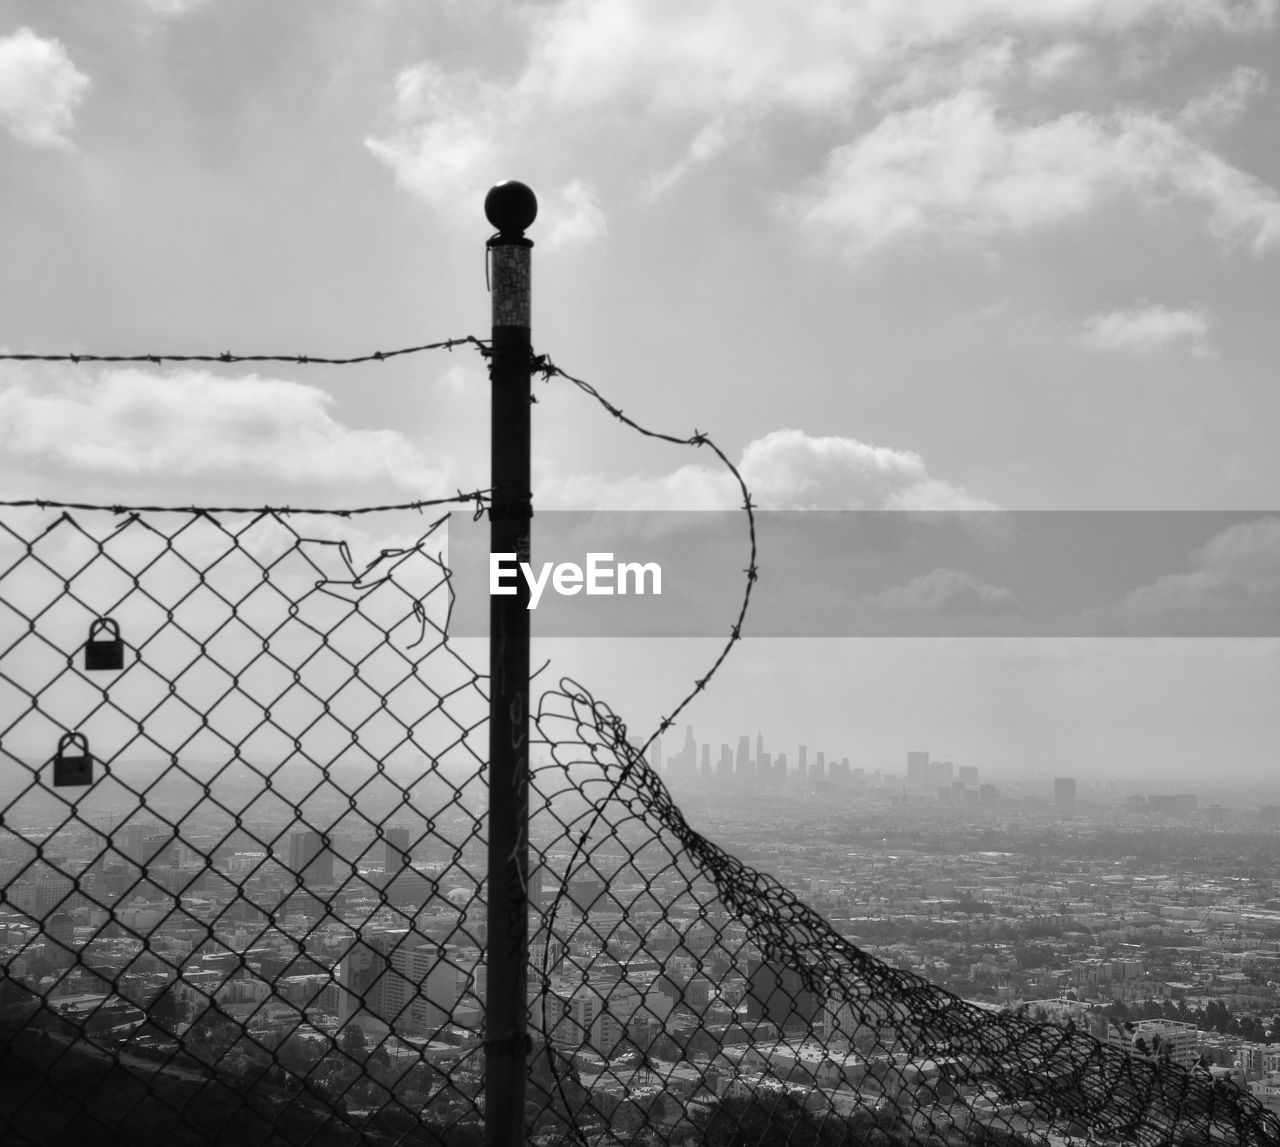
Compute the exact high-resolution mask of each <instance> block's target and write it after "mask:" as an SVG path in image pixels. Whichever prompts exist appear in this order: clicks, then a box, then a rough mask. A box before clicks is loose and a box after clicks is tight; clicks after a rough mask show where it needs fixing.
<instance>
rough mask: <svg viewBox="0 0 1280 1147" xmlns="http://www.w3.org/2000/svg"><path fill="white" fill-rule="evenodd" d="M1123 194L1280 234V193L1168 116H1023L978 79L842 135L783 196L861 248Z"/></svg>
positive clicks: (1052, 220) (820, 226)
mask: <svg viewBox="0 0 1280 1147" xmlns="http://www.w3.org/2000/svg"><path fill="white" fill-rule="evenodd" d="M1119 196H1128V197H1130V198H1133V199H1137V200H1138V201H1139V202H1141V203H1143V204H1144V205H1148V206H1153V207H1154V206H1158V205H1161V204H1165V203H1170V202H1172V203H1179V204H1183V205H1189V206H1191V207H1193V208H1195V209H1196V210H1198V211H1199V213H1200V214H1201V215H1202V216H1203V218H1204V221H1205V225H1206V227H1207V228H1208V230H1209V231H1210V233H1211V234H1213V235H1214V236H1215V237H1216V238H1218V239H1219V240H1220V241H1221V242H1223V243H1224V244H1226V245H1231V244H1236V243H1242V242H1243V243H1248V244H1249V245H1250V246H1251V247H1252V248H1253V249H1254V250H1255V251H1262V250H1265V249H1267V248H1269V247H1271V246H1273V245H1275V244H1277V243H1280V195H1277V194H1276V192H1275V191H1274V190H1272V189H1271V188H1270V187H1267V186H1266V185H1264V184H1263V183H1261V182H1260V181H1259V180H1257V179H1255V178H1253V177H1252V176H1250V175H1248V174H1246V173H1245V172H1243V171H1241V170H1239V169H1238V168H1235V167H1233V166H1231V165H1230V164H1228V163H1227V162H1226V161H1225V160H1223V159H1221V158H1220V157H1218V156H1217V155H1215V154H1213V153H1212V152H1210V151H1207V150H1206V149H1204V148H1203V147H1201V146H1200V145H1199V144H1197V143H1196V142H1194V141H1193V140H1192V139H1190V138H1189V137H1188V136H1187V135H1186V134H1185V133H1184V132H1183V131H1181V129H1179V128H1178V127H1177V126H1175V125H1174V124H1172V123H1170V122H1168V121H1166V120H1164V119H1161V118H1160V117H1159V116H1156V115H1153V114H1150V113H1147V112H1140V111H1132V110H1130V111H1123V112H1119V113H1116V114H1113V115H1107V116H1096V115H1090V114H1087V113H1083V112H1074V113H1070V114H1067V115H1062V116H1059V117H1057V118H1055V119H1049V120H1044V121H1041V122H1038V123H1023V122H1019V121H1016V120H1013V119H1007V118H1003V117H1001V116H1000V115H999V114H998V113H997V111H996V108H995V106H994V104H993V101H992V99H991V97H990V96H989V95H987V94H986V93H984V92H981V91H977V90H967V91H963V92H960V93H958V94H957V95H954V96H951V97H949V98H947V99H943V100H938V101H936V102H934V103H931V104H929V105H927V106H924V107H920V108H914V109H911V110H909V111H903V112H897V113H895V114H893V115H890V116H887V117H886V118H885V119H883V120H882V121H881V122H880V123H879V124H878V125H877V126H876V127H875V128H873V129H872V130H871V131H869V132H867V133H866V134H865V135H863V136H862V137H861V138H859V139H858V140H856V141H855V142H853V143H850V144H847V145H845V146H842V147H839V148H836V149H835V150H834V151H833V152H832V153H831V155H830V157H829V160H828V164H827V169H826V171H825V172H824V173H823V174H822V176H821V177H820V178H819V179H817V180H816V181H815V182H814V183H813V184H812V185H811V186H810V187H809V188H808V189H807V190H806V191H805V192H803V193H801V194H799V195H797V196H793V197H791V198H790V199H789V200H788V202H787V203H786V210H787V211H788V212H789V213H790V214H791V215H792V216H793V217H794V218H795V219H797V220H798V221H799V223H800V224H801V225H803V226H804V227H806V228H807V229H810V230H813V231H815V232H817V233H820V234H823V235H835V236H838V237H840V238H841V239H843V241H844V244H845V245H846V247H847V248H848V250H849V252H850V253H851V254H853V255H863V254H865V253H867V252H869V251H873V250H875V249H876V248H879V247H882V246H884V245H886V244H890V243H894V242H903V241H913V240H918V239H921V238H927V237H928V238H937V237H940V236H943V235H948V236H950V235H956V234H966V235H975V234H976V235H986V234H994V233H1001V232H1014V233H1018V232H1026V231H1031V230H1034V229H1036V228H1042V227H1047V226H1052V225H1055V224H1059V223H1062V222H1065V221H1067V220H1070V219H1073V218H1076V217H1079V216H1081V215H1083V214H1085V213H1086V212H1089V211H1091V210H1093V209H1095V208H1097V207H1098V206H1100V205H1102V204H1103V203H1105V202H1107V201H1109V200H1111V199H1114V198H1116V197H1119Z"/></svg>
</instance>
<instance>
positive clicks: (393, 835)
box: [382, 828, 409, 875]
mask: <svg viewBox="0 0 1280 1147" xmlns="http://www.w3.org/2000/svg"><path fill="white" fill-rule="evenodd" d="M385 831H386V836H385V838H384V839H383V841H382V870H383V871H384V872H386V873H387V874H388V875H391V874H393V873H396V872H399V871H400V870H401V869H402V868H408V867H409V830H408V829H407V828H389V829H386V830H385Z"/></svg>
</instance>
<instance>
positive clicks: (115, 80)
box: [0, 0, 1280, 775]
mask: <svg viewBox="0 0 1280 1147" xmlns="http://www.w3.org/2000/svg"><path fill="white" fill-rule="evenodd" d="M1277 8H1278V6H1277V3H1276V2H1275V0H962V2H959V0H950V2H949V0H906V2H903V0H893V2H890V0H844V2H835V0H807V2H805V3H802V4H797V3H786V2H782V0H733V2H729V0H722V2H702V0H680V2H678V3H677V2H674V0H673V2H667V0H590V2H588V0H579V2H572V0H559V2H558V0H539V2H536V3H535V2H530V3H523V4H516V3H501V4H500V3H494V2H485V0H451V2H440V3H435V4H430V5H427V4H421V3H413V2H410V0H292V2H286V0H278V2H275V3H270V4H264V3H262V2H261V0H99V2H95V3H92V4H54V3H49V2H48V0H26V2H24V0H0V251H3V253H4V257H3V262H2V269H0V347H2V348H3V349H5V350H8V351H10V352H27V351H50V352H55V351H71V350H80V351H86V352H98V353H131V352H157V353H159V352H162V351H178V352H217V351H221V350H233V351H237V352H242V353H244V352H261V351H265V352H280V353H308V354H316V355H326V354H328V355H343V354H356V353H362V352H366V351H370V350H374V349H391V348H394V347H399V346H406V345H412V344H415V343H419V342H425V341H433V340H436V339H440V338H445V337H449V336H457V335H465V334H471V333H475V334H481V335H483V334H485V333H486V328H487V324H488V321H489V315H488V298H487V296H486V294H485V286H484V263H483V244H484V240H485V238H486V237H487V234H488V230H489V229H488V226H487V224H486V223H485V221H484V218H483V214H482V210H481V204H482V201H483V196H484V192H485V190H486V188H487V187H488V186H489V185H490V184H492V183H493V182H495V181H496V180H498V179H502V178H520V179H523V180H524V181H526V182H527V183H529V184H530V185H531V186H532V187H533V188H534V189H535V190H536V191H537V193H538V195H539V199H540V202H541V213H540V216H539V219H538V221H537V223H536V224H535V225H534V227H533V228H532V230H531V232H530V234H531V237H532V238H534V239H535V240H536V242H537V246H536V248H535V251H534V259H535V279H534V283H535V297H534V326H535V330H534V341H535V344H536V347H537V349H539V350H542V351H546V352H549V353H550V354H551V355H552V357H553V358H554V359H555V360H556V361H557V362H558V363H559V364H560V365H562V366H563V367H564V368H565V369H567V370H569V371H571V372H573V373H575V374H579V375H582V376H583V377H586V378H587V379H589V380H591V381H592V382H593V383H595V384H596V385H598V386H599V387H600V388H601V389H602V390H604V391H605V392H606V393H607V394H608V395H609V396H610V397H611V398H612V399H613V400H614V401H615V402H617V403H618V404H619V405H620V406H622V407H623V408H624V409H625V410H626V411H627V413H628V414H630V415H632V416H633V417H635V418H638V419H640V420H641V421H644V422H646V423H650V424H653V425H654V426H656V427H658V428H660V429H665V430H670V431H676V432H680V433H690V432H692V431H693V430H694V429H695V428H697V429H699V430H704V431H707V432H709V433H711V434H712V435H713V436H714V437H715V438H716V439H717V441H719V442H720V443H721V444H722V445H723V446H724V447H725V449H726V451H727V452H728V453H729V454H730V455H731V456H732V457H734V458H735V459H740V460H741V462H742V468H743V471H744V473H745V474H746V476H747V479H748V481H749V483H750V484H751V485H752V486H753V488H754V489H755V490H756V491H757V494H758V497H759V500H760V502H761V504H763V505H766V506H768V507H771V508H779V509H788V508H803V509H814V508H826V509H861V508H867V509H882V508H883V509H964V508H980V507H1003V508H1009V509H1020V510H1056V509H1099V510H1108V509H1232V510H1257V511H1259V512H1260V516H1261V512H1264V511H1267V510H1270V509H1273V508H1275V505H1276V499H1275V490H1276V489H1277V487H1278V485H1280V451H1277V450H1276V448H1275V443H1276V440H1277V427H1278V424H1280V392H1278V391H1277V387H1276V381H1275V369H1274V363H1275V361H1276V359H1277V351H1280V327H1278V326H1277V324H1276V322H1275V321H1274V308H1275V300H1276V299H1277V298H1280V273H1278V270H1277V267H1278V266H1280V190H1277V189H1278V188H1280V146H1278V145H1280V138H1278V129H1277V124H1280V114H1278V113H1280V61H1278V59H1277V48H1278V45H1280V12H1278V10H1277ZM538 396H539V399H540V405H539V406H538V407H537V408H536V410H535V436H536V438H535V458H536V461H535V466H536V472H537V491H536V492H537V498H538V502H539V504H540V505H543V506H544V507H552V506H559V507H582V508H594V507H598V506H616V507H623V506H625V507H645V508H664V509H677V508H684V507H690V508H693V507H698V508H707V507H712V506H720V505H723V504H724V499H725V498H726V496H727V495H726V489H727V487H726V486H725V485H724V483H723V481H722V480H721V478H720V477H719V476H718V475H717V474H716V473H715V472H714V470H713V469H712V468H711V467H710V461H712V460H709V459H708V458H707V457H706V455H705V453H704V454H699V455H693V454H692V452H690V451H686V452H684V453H681V451H679V450H678V449H677V448H675V447H665V446H658V445H654V444H652V443H646V442H642V441H639V440H637V439H636V438H634V437H633V436H630V435H628V434H627V433H626V432H625V431H624V430H623V429H622V428H621V427H616V426H614V425H613V424H611V423H609V422H608V421H607V419H604V418H602V415H601V413H600V412H599V411H598V410H596V409H594V408H593V407H591V406H590V405H589V404H588V403H586V402H585V401H584V400H583V399H582V397H581V396H579V395H577V394H575V393H573V392H572V391H571V390H570V388H568V387H567V386H566V385H564V384H563V383H553V384H549V385H543V384H541V383H539V384H538ZM486 403H487V398H486V391H485V377H484V371H483V364H482V362H481V360H480V359H479V358H478V356H476V355H475V354H474V353H473V352H471V351H469V350H458V351H455V352H454V353H453V354H452V355H447V354H443V353H435V354H432V355H425V356H414V357H411V358H408V359H404V360H398V361H396V362H393V363H387V364H382V365H379V366H377V367H376V369H371V368H366V367H359V368H341V369H317V368H305V367H282V368H279V369H269V370H259V371H256V372H251V371H248V370H243V369H236V370H233V369H230V368H217V369H214V370H211V371H205V370H182V369H173V368H168V367H165V368H159V367H157V368H147V369H116V370H111V369H106V370H100V369H96V368H83V367H82V368H65V369H64V368H61V367H58V368H48V369H44V368H39V367H15V366H13V365H9V364H4V365H0V494H2V495H3V496H7V497H22V496H29V495H43V496H48V497H72V496H75V497H86V496H92V497H93V498H94V499H96V500H113V499H121V500H125V499H142V498H146V499H161V498H162V499H164V500H167V501H177V502H190V501H192V500H205V501H215V500H227V499H231V500H237V501H247V502H251V503H253V504H261V503H263V502H275V503H283V504H294V505H299V504H313V505H315V504H335V505H358V504H362V503H368V502H372V501H381V500H384V499H393V500H408V499H411V498H414V497H419V496H429V495H432V494H437V493H440V492H444V491H452V490H454V489H456V488H458V487H459V486H462V487H466V488H470V487H474V486H481V485H485V484H486V481H487V457H486V450H487V429H486V426H485V419H486V409H487V406H486ZM1245 541H1246V542H1247V543H1248V546H1247V552H1243V553H1242V552H1241V551H1240V550H1239V549H1238V548H1237V549H1233V550H1232V552H1231V553H1230V554H1229V555H1228V559H1229V560H1228V561H1227V565H1226V566H1224V567H1221V568H1219V567H1212V566H1211V565H1210V566H1209V567H1206V565H1205V562H1206V561H1211V559H1214V557H1215V554H1216V555H1217V556H1218V557H1221V556H1222V550H1223V547H1222V546H1219V547H1218V549H1217V550H1215V549H1214V548H1213V547H1212V546H1209V547H1207V548H1206V549H1205V550H1203V551H1197V553H1189V554H1188V555H1187V562H1186V567H1185V569H1180V568H1173V569H1170V570H1169V571H1168V572H1169V574H1170V575H1171V576H1179V575H1183V574H1186V575H1188V576H1191V575H1197V574H1202V575H1203V579H1207V580H1208V581H1209V582H1210V583H1212V586H1213V587H1214V589H1215V592H1217V593H1218V596H1217V597H1216V598H1215V602H1216V603H1217V604H1216V605H1215V608H1230V602H1231V601H1232V600H1233V597H1232V595H1233V594H1238V595H1243V598H1245V599H1247V601H1248V604H1249V607H1250V608H1252V609H1257V608H1258V606H1259V602H1260V601H1261V602H1263V603H1264V605H1265V604H1266V603H1268V602H1269V603H1270V604H1271V608H1280V572H1278V571H1280V531H1277V530H1276V529H1275V528H1268V527H1267V525H1266V523H1263V524H1262V525H1261V526H1260V527H1259V528H1258V529H1257V530H1255V531H1253V532H1252V534H1250V535H1249V536H1248V537H1247V538H1246V539H1245ZM535 545H536V542H535ZM1206 554H1207V555H1208V557H1207V558H1206ZM761 566H762V576H764V577H768V571H769V555H768V554H767V553H764V554H762V555H761ZM738 568H739V567H737V566H731V567H730V568H728V569H727V570H726V577H727V578H728V577H733V576H736V575H737V571H738ZM1224 579H1225V580H1224ZM1233 579H1234V580H1233ZM1224 585H1225V589H1224ZM1132 589H1133V590H1134V591H1140V590H1141V589H1142V587H1141V586H1137V585H1135V586H1133V587H1132ZM1223 602H1225V603H1226V604H1223ZM935 605H936V603H935ZM730 620H731V619H730V618H726V619H725V625H726V628H727V626H728V623H729V621H730ZM748 632H749V627H748ZM560 652H561V653H562V654H564V655H565V666H564V667H565V668H566V669H572V670H573V671H574V672H576V673H578V674H579V675H580V676H582V677H583V678H584V680H586V681H587V683H588V684H591V683H593V682H599V683H600V686H601V688H602V690H603V691H604V692H606V693H607V694H609V695H611V696H613V697H614V698H615V703H616V704H617V705H618V707H619V708H622V709H623V710H624V711H626V712H627V715H628V717H629V718H630V720H631V723H632V724H633V725H634V726H636V727H646V726H647V725H648V724H649V723H650V722H651V721H652V719H653V718H654V716H656V714H657V713H658V712H660V711H662V710H664V709H665V708H666V707H667V706H668V704H669V703H670V700H673V699H674V697H675V696H676V695H677V694H678V692H679V690H678V688H677V684H678V683H679V682H680V680H681V679H682V675H683V676H684V677H689V678H692V677H694V676H697V675H699V674H700V670H701V666H702V662H703V661H705V652H706V646H705V645H697V643H692V642H677V641H670V642H658V641H654V642H648V643H636V642H631V643H626V644H622V643H613V644H609V643H605V642H591V643H587V644H586V645H579V646H575V647H574V648H572V649H568V650H565V649H561V650H560ZM1278 684H1280V652H1278V651H1277V646H1276V644H1275V643H1274V642H1272V641H1269V640H1268V641H1263V640H1255V641H1249V640H1209V639H1200V640H1195V641H1129V640H1118V639H1113V640H1094V641H1078V640H1077V641H1069V640H1052V641H1051V640H1047V639H1046V640H1035V641H1033V640H1016V641H1015V640H1000V639H992V640H976V639H971V640H966V641H959V640H950V639H948V640H942V639H935V640H932V641H929V640H898V641H862V642H852V641H834V640H833V641H826V642H822V641H808V642H789V643H788V642H782V641H778V640H768V641H765V640H758V641H755V642H749V643H747V644H746V645H745V646H744V648H743V649H742V650H741V651H740V653H739V655H738V656H737V657H736V658H735V659H734V660H733V661H732V662H731V663H730V665H729V667H728V668H727V669H726V670H725V677H724V679H723V681H721V682H720V685H719V688H718V689H715V690H712V691H711V694H710V696H709V697H708V698H707V699H706V701H705V702H701V703H700V704H699V706H698V707H697V708H695V709H694V710H693V711H692V712H691V714H690V719H691V720H692V721H693V722H694V723H695V725H697V726H698V728H699V731H700V733H701V734H702V735H705V736H706V737H707V738H708V739H715V740H721V739H727V738H728V737H729V736H730V735H736V733H737V731H739V728H741V729H742V730H744V731H745V730H746V729H747V728H748V727H750V729H751V731H752V732H754V731H755V728H756V727H757V726H759V727H763V728H764V729H765V731H766V736H767V737H769V739H770V740H771V741H774V742H777V743H778V744H779V747H781V745H782V744H784V743H786V742H789V741H790V742H794V741H795V740H798V739H799V738H800V737H801V736H802V735H803V736H805V737H806V739H807V740H808V741H809V742H810V743H811V745H813V747H815V748H822V747H826V748H827V750H828V751H829V752H835V753H837V755H841V756H843V755H849V756H850V757H851V759H853V760H854V762H855V763H856V764H865V765H870V766H874V767H881V766H884V765H890V766H892V765H895V764H897V763H898V762H900V760H901V754H902V753H903V752H905V749H906V748H907V747H914V746H922V747H928V748H931V749H932V750H933V751H935V752H937V753H939V754H941V755H949V756H951V757H952V759H954V760H956V761H957V763H975V764H980V765H981V764H990V765H1001V766H1004V767H1008V768H1014V767H1024V766H1025V767H1028V768H1030V767H1033V766H1034V767H1040V766H1043V767H1044V768H1045V769H1047V770H1049V771H1053V770H1057V769H1064V768H1070V769H1072V770H1074V771H1077V772H1080V773H1082V774H1085V773H1088V772H1090V771H1098V772H1104V771H1105V772H1108V773H1110V771H1112V770H1114V769H1115V768H1119V767H1122V766H1125V765H1132V766H1133V767H1134V768H1142V769H1144V770H1147V771H1151V770H1159V769H1169V770H1179V771H1180V770H1183V769H1196V768H1213V769H1215V770H1219V771H1221V770H1222V769H1225V768H1228V767H1239V768H1240V769H1241V770H1242V771H1249V772H1252V773H1253V774H1254V775H1258V774H1259V773H1260V772H1262V771H1264V770H1266V769H1270V768H1273V767H1274V764H1275V761H1276V745H1277V744H1280V722H1277V720H1276V718H1275V717H1274V716H1273V715H1272V710H1273V709H1274V708H1276V706H1275V705H1274V698H1275V696H1276V693H1277V685H1278Z"/></svg>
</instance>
